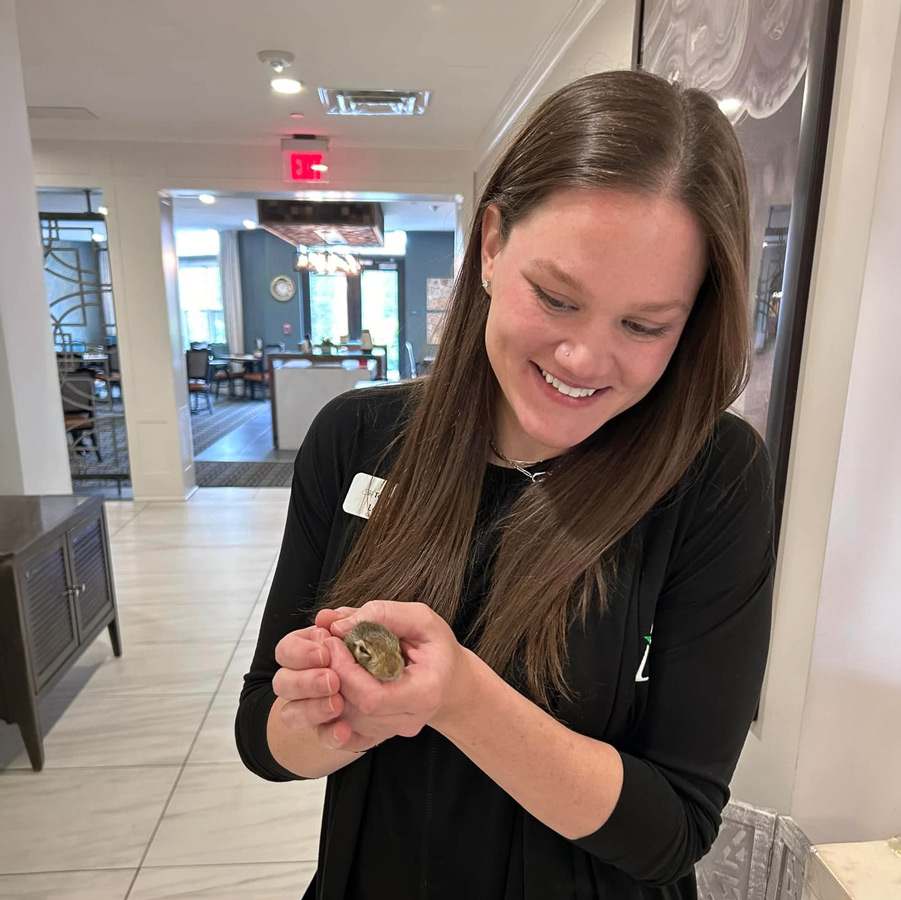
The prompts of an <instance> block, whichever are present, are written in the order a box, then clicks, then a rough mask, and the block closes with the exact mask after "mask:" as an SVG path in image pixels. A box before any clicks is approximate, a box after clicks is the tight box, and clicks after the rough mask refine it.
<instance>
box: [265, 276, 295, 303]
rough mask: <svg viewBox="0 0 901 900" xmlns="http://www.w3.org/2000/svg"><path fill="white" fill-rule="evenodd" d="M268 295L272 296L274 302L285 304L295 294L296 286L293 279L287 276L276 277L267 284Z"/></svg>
mask: <svg viewBox="0 0 901 900" xmlns="http://www.w3.org/2000/svg"><path fill="white" fill-rule="evenodd" d="M269 293H270V294H272V296H273V297H275V299H276V300H280V301H281V302H282V303H287V302H288V300H290V299H291V298H292V297H293V296H294V294H295V293H297V285H296V284H294V279H293V278H291V277H290V276H289V275H276V276H275V278H273V279H272V281H271V282H269Z"/></svg>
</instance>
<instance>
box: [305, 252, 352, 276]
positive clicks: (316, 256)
mask: <svg viewBox="0 0 901 900" xmlns="http://www.w3.org/2000/svg"><path fill="white" fill-rule="evenodd" d="M294 269H295V271H297V272H300V271H302V270H304V269H306V270H308V271H310V272H312V273H313V274H314V275H334V274H335V273H336V272H342V273H343V274H345V275H359V274H360V272H361V271H362V269H363V267H362V266H361V265H360V261H359V260H358V259H357V258H356V256H353V255H352V254H350V253H339V252H338V251H336V250H310V249H309V248H307V247H298V248H297V256H295V258H294Z"/></svg>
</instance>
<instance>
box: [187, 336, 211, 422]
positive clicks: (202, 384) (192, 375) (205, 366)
mask: <svg viewBox="0 0 901 900" xmlns="http://www.w3.org/2000/svg"><path fill="white" fill-rule="evenodd" d="M211 359H212V356H210V351H209V350H199V349H195V350H186V351H185V364H186V367H187V370H188V395H189V397H193V396H195V395H201V394H202V395H203V397H204V398H206V408H207V412H209V414H210V415H212V414H213V403H212V400H211V399H210V388H211V387H212V384H213V377H212V367H211V366H210V360H211ZM189 403H190V400H189ZM199 411H200V401H199V400H195V401H194V404H193V406H191V412H192V413H195V412H199Z"/></svg>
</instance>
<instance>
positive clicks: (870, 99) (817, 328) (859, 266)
mask: <svg viewBox="0 0 901 900" xmlns="http://www.w3.org/2000/svg"><path fill="white" fill-rule="evenodd" d="M899 15H901V0H880V2H879V3H867V4H859V3H858V4H845V9H844V20H843V23H842V38H841V46H840V48H839V70H838V73H837V84H836V95H835V99H834V103H833V115H832V123H831V128H830V149H829V153H828V156H827V163H826V166H827V168H826V180H825V186H824V196H823V204H822V207H821V211H820V221H819V225H818V238H817V248H816V254H815V259H814V273H813V281H812V284H811V298H810V308H809V311H808V321H807V328H806V332H805V347H804V353H803V356H802V360H801V380H800V384H799V389H798V403H797V409H796V414H795V425H794V438H793V446H792V453H791V457H790V463H789V477H788V485H787V489H786V502H785V514H784V515H785V518H784V520H783V532H782V540H781V546H780V548H779V563H778V569H777V573H776V608H775V619H774V627H773V638H772V645H771V651H770V663H769V667H768V671H767V678H766V683H765V685H764V692H763V700H762V705H761V719H760V722H759V723H758V724H757V725H756V726H755V727H754V728H753V729H752V732H751V735H750V737H749V739H748V742H747V743H746V745H745V750H744V753H743V755H742V759H741V760H740V762H739V767H738V771H737V772H736V777H735V779H734V781H733V790H734V793H735V794H736V796H737V797H739V798H740V799H742V800H746V801H747V802H750V803H754V804H756V805H760V806H768V807H772V808H775V809H778V810H780V811H781V812H784V813H787V812H789V811H790V810H792V809H793V803H792V798H793V793H794V790H795V777H796V770H797V767H798V763H799V757H798V753H799V746H800V742H801V728H802V719H803V716H804V714H805V703H806V702H807V687H808V674H809V670H810V667H811V661H812V660H811V656H812V649H813V638H814V629H815V628H816V626H817V621H818V618H817V617H818V615H819V613H818V608H819V603H820V592H821V586H822V588H823V590H826V591H828V590H830V589H831V588H830V585H829V584H828V582H827V581H826V580H825V579H828V578H829V577H831V576H832V574H834V571H835V570H834V569H831V570H830V572H827V573H825V575H824V568H823V567H824V561H825V558H826V538H827V533H828V530H829V527H830V520H831V519H832V517H833V488H834V484H835V479H836V470H837V467H838V456H839V446H840V442H841V439H842V432H843V428H844V427H845V425H844V418H845V403H846V398H847V396H848V384H849V378H850V374H851V365H852V358H854V359H857V357H858V354H861V353H866V352H868V348H864V347H861V346H855V335H856V332H857V320H858V312H859V310H860V306H861V294H862V291H863V289H864V274H865V270H866V267H867V265H868V262H867V254H868V251H869V245H870V230H871V227H872V224H873V223H874V209H875V202H876V197H877V189H878V185H877V172H878V170H879V162H880V153H881V136H882V132H883V128H884V126H885V120H886V114H887V110H888V99H889V85H890V82H891V77H892V61H893V58H894V55H895V52H896V46H897V44H896V42H897V32H898V21H899ZM877 352H878V351H877ZM834 515H835V516H836V517H838V518H841V517H842V516H843V515H844V513H843V510H842V508H841V506H836V507H835V509H834ZM858 699H862V698H860V697H858ZM861 712H862V714H863V715H864V716H865V717H879V716H881V715H882V712H881V710H880V709H879V708H878V706H873V705H864V706H863V707H862V710H861ZM836 726H837V727H836V731H835V733H834V734H833V735H832V737H831V738H830V741H827V742H826V743H825V744H824V745H823V747H822V750H821V752H822V753H825V754H828V753H829V752H830V749H829V743H830V742H831V740H833V739H837V738H838V737H839V734H838V732H839V730H840V729H841V728H843V727H844V726H842V725H840V724H839V723H836ZM861 753H862V754H863V748H861ZM801 762H802V763H803V764H804V765H808V764H809V762H810V758H809V757H807V758H806V759H805V760H802V761H801ZM797 771H799V775H800V776H801V779H803V780H806V779H808V778H810V779H813V781H816V784H813V783H812V782H811V783H810V787H811V788H812V789H813V790H818V791H821V792H822V793H823V795H824V797H826V798H828V799H826V800H825V802H826V803H827V804H830V805H832V807H833V810H834V811H835V813H836V814H839V802H838V799H837V798H834V785H833V784H832V783H830V782H829V781H821V780H819V779H818V778H815V777H814V774H813V770H804V771H800V770H797ZM804 824H805V823H804V822H803V821H802V822H801V825H802V827H803V826H804ZM816 837H817V839H821V838H823V839H826V840H834V839H838V838H833V837H832V835H831V834H820V833H817V834H816Z"/></svg>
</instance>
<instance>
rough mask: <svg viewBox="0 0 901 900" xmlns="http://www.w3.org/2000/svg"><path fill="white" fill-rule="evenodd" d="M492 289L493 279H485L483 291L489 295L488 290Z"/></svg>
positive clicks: (483, 280)
mask: <svg viewBox="0 0 901 900" xmlns="http://www.w3.org/2000/svg"><path fill="white" fill-rule="evenodd" d="M490 287H491V279H490V278H483V279H482V290H483V291H484V292H485V293H486V294H487V293H488V288H490Z"/></svg>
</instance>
